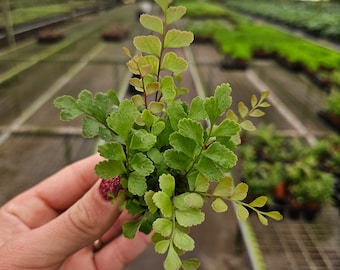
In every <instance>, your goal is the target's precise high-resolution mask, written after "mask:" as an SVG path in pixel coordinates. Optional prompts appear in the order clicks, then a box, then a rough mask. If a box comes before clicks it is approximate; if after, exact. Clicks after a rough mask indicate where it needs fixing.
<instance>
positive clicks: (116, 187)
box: [99, 176, 123, 201]
mask: <svg viewBox="0 0 340 270" xmlns="http://www.w3.org/2000/svg"><path fill="white" fill-rule="evenodd" d="M122 189H123V186H122V185H121V184H120V176H116V177H114V178H111V179H102V181H101V182H100V185H99V193H100V195H101V196H102V198H103V199H104V200H105V201H110V200H112V198H113V197H117V196H118V192H119V191H120V190H122Z"/></svg>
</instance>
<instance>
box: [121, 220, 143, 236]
mask: <svg viewBox="0 0 340 270" xmlns="http://www.w3.org/2000/svg"><path fill="white" fill-rule="evenodd" d="M140 223H141V220H140V219H138V220H133V221H126V222H125V223H124V224H123V235H124V236H125V237H126V238H128V239H133V238H134V237H135V235H136V232H137V230H138V228H139V225H140Z"/></svg>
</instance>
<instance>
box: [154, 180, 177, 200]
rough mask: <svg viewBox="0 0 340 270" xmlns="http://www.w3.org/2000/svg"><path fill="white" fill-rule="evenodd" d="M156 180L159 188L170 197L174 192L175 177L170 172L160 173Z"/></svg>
mask: <svg viewBox="0 0 340 270" xmlns="http://www.w3.org/2000/svg"><path fill="white" fill-rule="evenodd" d="M158 181H159V187H160V188H161V190H162V191H163V192H165V193H166V194H167V195H168V196H169V198H171V197H172V195H173V194H174V192H175V184H176V183H175V178H174V177H173V176H172V175H171V174H162V175H161V176H160V177H159V179H158Z"/></svg>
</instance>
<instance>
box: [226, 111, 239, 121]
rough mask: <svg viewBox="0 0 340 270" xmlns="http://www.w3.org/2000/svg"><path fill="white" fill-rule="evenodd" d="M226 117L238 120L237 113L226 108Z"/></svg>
mask: <svg viewBox="0 0 340 270" xmlns="http://www.w3.org/2000/svg"><path fill="white" fill-rule="evenodd" d="M226 118H228V119H230V120H232V121H235V122H238V117H237V115H236V114H235V113H234V112H233V111H232V110H228V111H227V113H226Z"/></svg>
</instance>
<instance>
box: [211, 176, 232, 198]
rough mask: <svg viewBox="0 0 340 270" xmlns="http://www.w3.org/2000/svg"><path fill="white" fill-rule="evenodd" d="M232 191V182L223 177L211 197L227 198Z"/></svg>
mask: <svg viewBox="0 0 340 270" xmlns="http://www.w3.org/2000/svg"><path fill="white" fill-rule="evenodd" d="M233 191H234V180H233V178H232V177H230V176H225V177H223V178H222V179H221V180H220V182H219V183H218V185H217V186H216V188H215V190H214V192H213V195H214V196H217V197H223V198H229V197H230V196H231V195H232V194H233Z"/></svg>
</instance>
